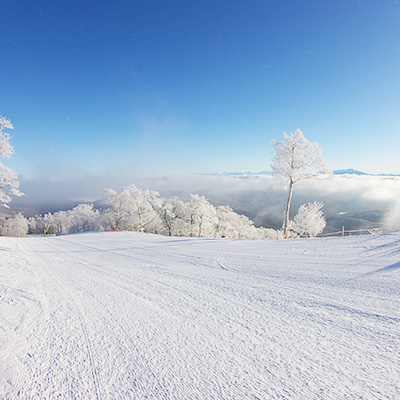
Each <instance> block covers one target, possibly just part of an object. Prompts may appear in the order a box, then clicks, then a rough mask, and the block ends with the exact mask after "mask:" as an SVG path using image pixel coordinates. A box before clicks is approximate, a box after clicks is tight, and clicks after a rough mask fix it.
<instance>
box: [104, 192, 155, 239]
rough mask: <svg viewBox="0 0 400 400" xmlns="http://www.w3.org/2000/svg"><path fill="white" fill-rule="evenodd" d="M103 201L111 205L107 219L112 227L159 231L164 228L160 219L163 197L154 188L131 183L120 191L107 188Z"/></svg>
mask: <svg viewBox="0 0 400 400" xmlns="http://www.w3.org/2000/svg"><path fill="white" fill-rule="evenodd" d="M103 201H104V203H105V204H106V205H109V206H111V207H110V209H108V211H107V219H108V221H109V224H110V225H111V228H112V229H116V230H120V229H125V230H137V231H146V232H153V233H156V232H159V231H160V230H161V229H162V223H161V219H160V214H161V211H160V210H161V207H162V203H163V201H162V199H161V198H160V197H159V193H158V192H156V191H154V190H149V189H145V190H143V189H141V188H137V187H136V186H135V185H129V186H126V187H124V188H122V189H121V190H119V191H118V192H117V191H115V190H113V189H105V190H104V194H103Z"/></svg>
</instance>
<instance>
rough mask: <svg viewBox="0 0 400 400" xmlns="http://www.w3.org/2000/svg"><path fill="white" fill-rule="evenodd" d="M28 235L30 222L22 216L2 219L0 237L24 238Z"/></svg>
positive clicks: (0, 220) (0, 221)
mask: <svg viewBox="0 0 400 400" xmlns="http://www.w3.org/2000/svg"><path fill="white" fill-rule="evenodd" d="M27 233H28V220H27V219H26V218H25V217H24V216H23V215H22V214H17V215H15V216H14V217H8V218H2V219H0V236H13V237H23V236H26V234H27Z"/></svg>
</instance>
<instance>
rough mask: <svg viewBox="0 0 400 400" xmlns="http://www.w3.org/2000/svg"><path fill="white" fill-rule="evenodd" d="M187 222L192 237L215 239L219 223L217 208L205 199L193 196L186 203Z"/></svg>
mask: <svg viewBox="0 0 400 400" xmlns="http://www.w3.org/2000/svg"><path fill="white" fill-rule="evenodd" d="M186 204H187V208H186V221H187V223H188V225H189V232H188V233H189V234H188V235H186V236H190V237H213V236H215V226H216V224H217V222H218V218H217V212H216V209H215V207H214V206H213V205H212V204H211V203H210V202H209V201H208V200H207V199H206V198H205V197H204V196H199V195H198V194H191V195H190V197H189V201H188V202H187V203H186Z"/></svg>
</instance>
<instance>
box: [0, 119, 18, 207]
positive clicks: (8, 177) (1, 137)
mask: <svg viewBox="0 0 400 400" xmlns="http://www.w3.org/2000/svg"><path fill="white" fill-rule="evenodd" d="M6 129H14V127H13V125H12V123H11V121H9V120H8V119H7V118H4V117H1V116H0V204H1V205H3V206H5V207H8V203H9V202H10V201H11V196H12V195H13V196H22V195H23V193H22V192H21V191H20V190H19V181H18V176H17V174H16V172H15V171H13V170H12V169H11V168H9V167H7V166H6V165H4V164H3V162H2V159H5V158H10V157H11V156H12V155H13V154H14V148H13V146H12V145H11V143H10V140H11V136H10V134H9V133H8V132H6V131H5V130H6Z"/></svg>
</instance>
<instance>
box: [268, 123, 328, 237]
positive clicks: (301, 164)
mask: <svg viewBox="0 0 400 400" xmlns="http://www.w3.org/2000/svg"><path fill="white" fill-rule="evenodd" d="M271 144H272V147H273V148H274V151H275V156H274V158H273V160H272V165H271V167H272V170H273V172H274V175H275V176H276V177H277V178H278V179H279V180H280V181H281V183H282V184H283V186H284V187H285V188H287V187H288V188H289V192H288V199H287V203H286V210H285V217H284V221H283V231H284V235H285V238H286V237H288V233H289V229H288V225H289V212H290V204H291V202H292V194H293V185H294V184H295V183H297V182H299V181H300V180H303V179H309V178H314V177H316V176H319V175H325V176H331V175H332V171H331V170H330V168H329V167H328V164H327V163H326V161H325V160H324V158H323V157H322V155H321V152H322V150H321V148H320V146H319V144H318V143H311V142H309V141H308V140H307V139H306V138H305V137H304V135H303V132H302V131H301V130H300V129H296V130H295V131H294V132H293V133H292V132H291V133H290V134H287V133H286V132H283V139H282V140H281V141H277V140H275V139H274V140H273V141H272V143H271Z"/></svg>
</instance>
